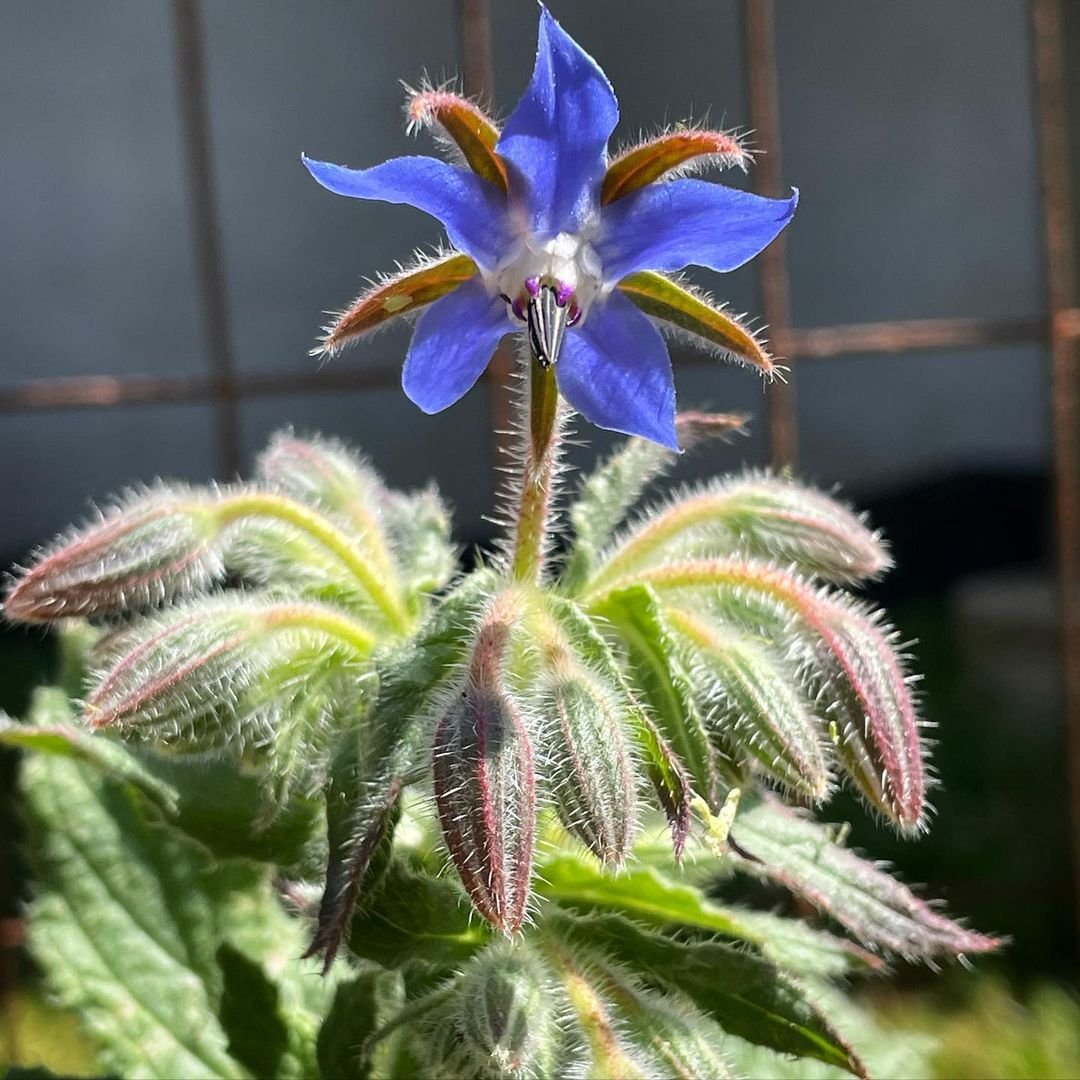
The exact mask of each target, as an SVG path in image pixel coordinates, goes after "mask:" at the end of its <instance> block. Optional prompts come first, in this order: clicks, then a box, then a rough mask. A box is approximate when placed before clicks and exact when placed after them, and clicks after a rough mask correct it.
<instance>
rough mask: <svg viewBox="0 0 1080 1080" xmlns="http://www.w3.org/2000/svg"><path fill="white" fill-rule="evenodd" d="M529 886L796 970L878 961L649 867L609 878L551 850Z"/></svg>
mask: <svg viewBox="0 0 1080 1080" xmlns="http://www.w3.org/2000/svg"><path fill="white" fill-rule="evenodd" d="M536 891H537V892H538V893H540V894H541V895H542V896H545V897H547V898H548V899H550V900H555V901H557V902H558V903H559V904H561V905H562V906H564V907H573V908H576V909H578V910H580V911H584V912H589V911H603V910H609V911H613V912H619V913H621V914H624V915H626V916H627V917H629V918H632V919H634V920H635V921H637V922H640V923H646V924H648V925H652V926H657V927H671V926H682V927H688V928H692V929H694V930H704V931H709V932H710V933H716V934H722V935H723V936H724V937H728V938H733V939H735V940H737V941H744V942H747V943H748V944H750V945H753V946H754V947H755V948H756V949H758V950H759V951H760V952H761V954H762V955H763V956H764V957H766V958H767V959H769V960H771V961H772V962H773V963H775V964H777V965H779V966H780V967H786V968H789V969H790V970H792V971H795V972H798V973H799V974H805V975H820V976H826V977H827V976H834V975H843V974H846V973H849V972H851V971H855V970H860V969H861V970H867V969H871V968H875V967H880V965H881V961H880V960H879V959H878V958H877V957H875V956H873V955H871V954H869V953H866V952H864V951H863V950H862V949H860V948H859V947H858V946H856V945H853V944H852V943H851V942H849V941H844V940H843V939H841V938H837V937H834V936H833V935H832V934H827V933H824V932H822V931H819V930H814V929H812V928H811V927H809V926H807V925H806V924H805V923H803V922H800V921H798V920H795V919H783V918H780V917H779V916H776V915H769V914H764V913H761V912H755V911H746V910H743V909H740V908H731V907H725V906H723V905H720V904H717V903H715V902H714V901H712V900H710V899H709V898H708V897H707V896H706V895H705V893H704V892H703V891H702V889H701V888H699V887H697V886H695V885H691V884H688V883H685V882H681V881H676V880H674V879H673V878H672V877H670V876H669V875H667V874H664V873H662V872H661V871H660V870H658V869H657V868H655V867H642V868H641V869H631V870H629V871H627V872H624V873H622V874H619V875H618V876H617V877H615V876H612V875H609V874H604V873H602V872H600V871H599V870H597V869H596V868H594V867H592V866H589V865H586V864H585V863H584V862H583V861H581V860H579V859H575V858H572V857H571V856H567V855H563V856H556V857H555V858H552V859H548V860H546V861H545V862H544V863H543V865H542V866H541V867H540V870H539V875H538V883H537V890H536Z"/></svg>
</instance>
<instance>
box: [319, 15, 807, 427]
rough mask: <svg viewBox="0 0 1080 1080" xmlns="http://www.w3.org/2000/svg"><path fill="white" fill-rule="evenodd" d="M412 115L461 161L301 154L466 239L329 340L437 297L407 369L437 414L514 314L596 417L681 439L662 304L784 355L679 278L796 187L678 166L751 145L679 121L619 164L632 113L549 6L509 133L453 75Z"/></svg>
mask: <svg viewBox="0 0 1080 1080" xmlns="http://www.w3.org/2000/svg"><path fill="white" fill-rule="evenodd" d="M409 116H410V121H411V123H412V124H413V125H423V126H437V127H439V128H440V129H441V130H442V133H443V134H445V135H446V136H447V137H448V139H449V140H450V141H451V142H452V143H453V144H456V146H457V148H458V149H459V150H460V152H461V156H462V158H463V164H457V163H447V162H444V161H439V160H437V159H435V158H431V157H420V156H416V157H401V158H395V159H393V160H391V161H387V162H384V163H383V164H382V165H376V166H375V167H374V168H371V169H359V170H357V169H347V168H343V167H342V166H340V165H331V164H328V163H326V162H320V161H313V160H311V159H310V158H307V157H305V158H304V164H305V165H306V166H307V168H308V169H309V170H310V172H311V174H312V176H314V177H315V179H316V180H318V181H319V183H320V184H322V185H323V187H326V188H328V189H329V190H330V191H333V192H336V193H337V194H339V195H348V196H351V197H352V198H357V199H375V200H379V201H383V202H389V203H406V204H408V205H410V206H415V207H416V208H417V209H420V210H423V211H425V212H426V213H429V214H431V215H432V216H433V217H435V218H438V220H439V221H441V222H442V224H443V225H444V226H445V228H446V232H447V235H448V236H449V238H450V242H451V244H452V245H453V247H454V249H455V250H454V251H452V252H450V253H448V254H445V255H443V256H441V257H439V258H436V259H434V260H425V261H422V262H420V263H419V264H417V265H415V266H413V267H410V268H408V269H406V270H404V271H403V272H402V273H400V274H398V275H396V276H394V277H392V278H389V279H387V280H385V281H383V282H381V283H379V284H378V285H376V286H375V287H374V288H373V289H371V290H370V291H368V292H367V293H365V294H364V295H362V296H361V297H359V298H358V299H357V300H356V302H355V303H354V304H353V305H352V306H351V307H350V308H349V309H348V310H347V311H345V312H344V313H343V314H342V315H341V316H340V318H338V320H337V322H336V323H334V325H333V326H331V327H330V328H329V329H328V331H327V334H326V337H325V338H324V340H323V347H322V350H321V351H324V352H327V353H333V352H336V351H337V350H338V349H339V348H340V347H341V346H342V345H343V344H345V343H346V342H349V341H351V340H353V339H355V338H357V337H359V336H360V335H362V334H363V333H365V332H366V331H368V330H370V329H372V328H374V327H375V326H377V325H379V324H381V323H383V322H385V321H386V320H388V319H391V318H394V317H396V316H401V315H406V314H408V313H411V312H415V311H417V310H418V309H420V308H422V307H425V306H427V305H430V306H429V307H427V310H426V311H425V312H424V313H423V315H422V316H421V317H420V319H419V321H418V322H417V324H416V330H415V332H414V334H413V338H412V343H411V345H410V347H409V352H408V356H407V357H406V360H405V368H404V372H403V376H402V384H403V386H404V389H405V393H406V394H407V395H408V396H409V398H411V399H412V401H413V402H415V403H416V404H417V405H418V406H419V407H420V408H421V409H422V410H423V411H424V412H427V413H436V412H440V411H441V410H443V409H445V408H447V407H448V406H450V405H452V404H453V403H454V402H455V401H457V400H458V399H459V398H460V397H462V395H464V394H465V393H466V391H468V390H469V388H470V387H471V386H472V385H473V384H474V383H475V382H476V380H477V379H478V378H479V377H480V375H481V373H482V372H483V371H484V369H485V367H486V366H487V364H488V362H489V360H490V359H491V356H492V354H493V353H494V351H495V348H496V346H497V345H498V343H499V341H500V339H501V338H502V336H503V335H504V334H505V333H506V332H507V331H508V329H518V330H523V331H525V332H527V334H528V344H529V347H530V351H531V353H532V356H533V357H534V358H535V361H536V362H538V363H540V364H542V365H545V366H546V365H554V364H556V363H557V367H556V369H555V370H556V377H557V381H558V387H559V391H560V393H561V394H562V396H563V397H564V398H566V400H567V401H569V402H570V404H571V405H572V406H573V407H574V408H575V409H576V410H577V411H578V412H579V413H581V414H582V416H584V417H585V418H586V419H587V420H589V421H591V422H592V423H594V424H596V425H597V426H598V427H602V428H608V429H610V430H613V431H619V432H623V433H625V434H628V435H640V436H643V437H644V438H647V439H651V440H653V441H654V442H657V443H660V444H662V445H664V446H668V447H671V448H673V449H677V448H678V441H677V438H676V434H675V389H674V385H673V382H672V373H671V359H670V357H669V356H668V351H667V346H666V345H665V343H664V340H663V338H662V337H661V335H660V333H659V332H658V330H657V328H656V326H655V325H654V323H653V320H654V319H656V320H659V321H660V322H661V323H662V324H667V325H669V326H673V327H675V328H676V329H677V330H679V331H681V332H683V333H689V334H690V335H692V336H694V337H695V338H697V339H699V340H700V341H702V342H704V343H706V344H709V345H712V346H714V347H718V348H719V349H720V350H721V351H723V352H725V353H728V354H731V355H734V356H736V357H738V358H740V359H743V360H746V361H748V362H751V363H753V364H756V365H757V366H758V367H760V368H762V369H763V370H765V371H767V372H768V371H771V370H772V363H771V361H770V359H769V357H768V355H767V353H766V352H765V351H764V349H763V348H762V346H761V345H760V344H759V343H758V342H757V341H756V339H755V337H754V335H753V334H752V333H751V332H750V331H749V330H747V329H746V327H744V326H743V325H741V324H740V323H739V322H738V321H737V320H735V319H733V318H732V317H731V316H730V315H729V314H727V313H726V312H725V311H724V310H723V309H722V308H720V307H718V306H716V305H714V304H713V303H712V302H711V301H710V300H709V299H708V298H707V297H705V296H703V295H702V294H700V293H698V292H696V291H692V290H690V289H688V288H686V287H684V285H683V284H681V283H679V282H677V281H675V280H672V279H671V278H670V277H667V276H665V275H666V274H667V273H670V272H672V271H678V270H681V269H682V268H683V267H686V266H688V265H690V264H695V265H698V266H705V267H708V268H710V269H712V270H718V271H728V270H734V269H736V268H737V267H739V266H742V265H743V263H745V262H747V261H748V260H749V259H751V258H753V257H754V256H755V255H756V254H757V253H758V252H759V251H761V250H762V248H764V247H765V246H766V245H767V244H769V243H770V242H771V241H772V240H773V238H774V237H775V236H776V235H777V233H779V232H780V230H781V229H782V228H783V227H784V226H785V225H786V224H787V223H788V221H790V220H791V217H792V215H793V214H794V212H795V206H796V203H797V200H798V193H797V192H793V194H792V196H791V198H790V199H765V198H761V197H760V196H757V195H751V194H748V193H746V192H743V191H738V190H736V189H733V188H728V187H724V186H722V185H720V184H713V183H707V182H704V181H701V180H695V179H686V178H683V177H679V176H677V174H678V173H680V172H684V171H685V170H686V169H687V168H688V167H690V166H694V165H701V164H715V165H724V166H726V165H740V166H743V167H744V168H745V166H746V165H747V163H748V159H749V155H748V154H747V152H746V150H745V149H744V148H743V147H742V146H741V145H740V144H739V142H738V140H737V139H735V138H733V137H732V136H731V135H728V134H726V133H723V132H716V131H706V130H700V129H696V128H690V129H680V130H676V131H672V132H668V133H666V134H663V135H659V136H657V137H656V138H653V139H649V140H647V141H645V142H643V143H641V144H640V145H638V146H635V147H633V148H631V149H629V150H627V151H625V152H623V153H621V154H619V155H618V156H617V157H616V158H615V159H614V160H613V161H611V162H610V163H609V161H608V154H607V144H608V139H609V137H610V136H611V133H612V131H613V130H614V128H615V124H616V122H617V121H618V118H619V107H618V102H617V101H616V99H615V94H614V92H613V90H612V88H611V84H610V83H609V82H608V80H607V77H606V76H605V75H604V73H603V71H601V70H600V68H599V66H598V65H597V64H596V62H595V61H594V60H593V59H592V57H591V56H589V55H588V53H586V52H585V51H584V50H583V49H582V48H581V47H580V46H579V45H578V44H577V43H576V42H575V41H574V40H573V39H572V38H571V37H570V36H569V35H568V34H567V33H566V32H565V31H564V30H563V29H562V27H560V26H559V24H558V23H557V22H556V21H555V20H554V19H553V18H552V17H551V15H550V14H549V13H548V11H547V10H546V8H543V7H541V14H540V37H539V45H538V48H537V55H536V67H535V68H534V70H533V75H532V80H531V81H530V83H529V86H528V88H527V89H526V90H525V93H524V94H523V95H522V98H521V100H520V101H519V102H518V104H517V106H516V107H515V109H514V111H513V112H512V113H511V114H510V118H509V119H508V120H507V122H506V124H505V126H504V127H503V129H502V131H501V133H500V132H499V130H498V129H497V128H496V126H495V124H494V123H493V122H492V121H491V120H490V119H489V118H488V117H487V116H486V115H484V113H483V112H482V111H481V110H480V109H479V108H477V107H476V106H475V105H474V104H472V103H471V102H469V101H467V100H465V99H463V98H461V97H459V96H457V95H456V94H453V93H450V92H449V91H445V90H434V89H429V90H425V91H422V92H419V93H415V94H413V95H412V97H411V100H410V102H409ZM673 177H674V178H673ZM508 318H509V321H510V324H511V326H508V323H507V320H508Z"/></svg>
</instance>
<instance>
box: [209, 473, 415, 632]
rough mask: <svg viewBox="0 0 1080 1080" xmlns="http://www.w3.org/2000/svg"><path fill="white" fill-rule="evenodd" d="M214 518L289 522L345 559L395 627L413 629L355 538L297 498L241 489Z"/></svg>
mask: <svg viewBox="0 0 1080 1080" xmlns="http://www.w3.org/2000/svg"><path fill="white" fill-rule="evenodd" d="M214 517H215V521H216V523H217V524H218V525H228V524H230V523H232V522H233V521H236V520H237V519H239V518H243V517H271V518H276V519H277V520H279V521H285V522H288V524H290V525H292V526H293V527H294V528H296V529H299V530H300V531H301V532H304V533H306V534H307V535H308V536H309V537H311V539H312V540H314V541H315V542H316V543H317V544H318V545H319V546H320V547H322V548H323V549H324V550H326V551H329V552H330V553H331V554H332V555H334V556H335V557H336V558H338V559H340V560H341V562H342V564H343V565H344V566H345V567H347V568H348V570H349V571H350V572H351V573H352V574H353V575H354V576H355V577H356V579H357V581H358V582H359V583H360V584H361V585H362V586H363V588H364V590H365V591H366V592H367V594H368V595H369V596H370V597H371V599H372V601H373V602H374V603H375V605H376V606H377V607H378V608H379V610H380V611H382V613H383V614H384V615H385V616H386V618H387V621H388V622H389V623H390V625H391V626H392V627H393V628H394V629H395V630H398V631H401V632H405V633H407V632H408V631H409V630H410V629H411V625H412V624H411V619H410V616H409V614H408V612H407V611H406V610H405V608H404V606H403V605H402V603H401V601H400V599H399V598H398V597H397V596H396V595H395V594H394V592H393V590H392V589H391V588H389V587H388V585H387V583H386V582H385V581H384V580H383V579H382V577H381V576H380V575H379V573H378V572H377V571H376V570H375V569H374V568H373V567H372V566H370V565H369V563H368V561H367V559H366V558H365V557H364V552H363V551H362V550H360V549H359V548H358V546H357V544H356V543H355V542H354V541H353V540H352V538H351V537H349V536H348V535H346V534H345V533H343V532H342V531H341V530H340V529H338V528H336V527H335V526H334V525H332V524H331V523H330V522H329V521H328V520H327V519H326V518H325V517H323V515H321V514H318V513H316V512H315V511H313V510H309V509H308V508H307V507H306V506H304V505H303V504H301V503H298V502H297V501H296V500H295V499H290V498H288V497H287V496H284V495H274V494H270V493H268V492H239V493H237V494H235V495H232V496H230V497H229V498H227V499H224V500H223V501H222V502H220V503H218V504H217V506H216V507H215V512H214Z"/></svg>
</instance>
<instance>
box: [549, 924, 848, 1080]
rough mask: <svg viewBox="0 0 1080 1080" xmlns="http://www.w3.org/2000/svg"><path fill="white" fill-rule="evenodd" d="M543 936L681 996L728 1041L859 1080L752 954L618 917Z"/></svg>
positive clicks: (790, 990)
mask: <svg viewBox="0 0 1080 1080" xmlns="http://www.w3.org/2000/svg"><path fill="white" fill-rule="evenodd" d="M543 930H544V933H545V935H546V936H547V935H550V936H551V937H553V938H557V940H558V942H559V944H560V945H561V946H562V947H565V948H567V949H574V950H581V951H582V952H583V953H587V952H591V951H595V953H596V954H597V956H598V957H600V958H606V957H612V956H617V957H620V958H622V960H623V962H624V963H626V964H628V965H629V966H630V967H631V969H632V970H633V971H635V972H636V973H638V974H639V975H640V976H643V977H645V978H646V979H647V980H648V981H649V982H651V983H654V984H655V985H657V986H659V987H663V988H668V989H670V990H674V991H678V992H681V993H683V994H685V995H686V996H687V997H688V998H689V999H690V1000H691V1001H692V1002H693V1003H694V1004H695V1005H696V1006H697V1007H698V1008H699V1009H701V1010H702V1011H703V1012H705V1013H706V1014H707V1015H708V1016H710V1017H712V1018H713V1019H714V1020H715V1021H716V1022H717V1023H718V1024H719V1025H720V1026H721V1027H722V1028H723V1029H724V1030H725V1031H727V1032H730V1033H731V1034H733V1035H739V1036H741V1037H742V1038H744V1039H748V1040H749V1041H750V1042H755V1043H760V1044H761V1045H763V1046H769V1047H772V1048H773V1049H775V1050H781V1051H784V1052H785V1053H792V1054H798V1055H800V1056H802V1057H810V1058H816V1059H817V1060H819V1061H824V1062H826V1063H828V1064H830V1065H839V1066H841V1067H843V1068H846V1069H848V1070H849V1071H851V1072H854V1073H856V1074H858V1075H864V1072H865V1070H864V1069H863V1067H862V1064H861V1062H860V1061H859V1059H858V1058H857V1057H856V1056H855V1054H854V1052H853V1051H852V1050H851V1049H850V1048H849V1047H847V1046H846V1045H844V1043H843V1042H842V1041H841V1040H840V1039H839V1038H838V1037H837V1035H836V1033H835V1032H834V1031H833V1029H832V1027H831V1026H830V1024H829V1022H828V1020H827V1019H826V1018H825V1017H824V1016H823V1015H822V1014H821V1013H820V1012H819V1011H818V1010H817V1009H816V1008H815V1007H814V1005H813V1004H812V1003H811V1002H810V1001H809V1000H807V997H806V995H805V993H804V992H803V990H802V988H801V987H800V986H799V984H798V983H797V982H796V981H795V980H793V979H791V978H790V977H788V976H786V975H784V974H783V973H782V972H780V971H779V970H778V969H777V968H776V967H774V966H773V965H772V964H770V963H769V962H768V961H766V960H763V959H761V958H760V957H757V956H754V955H753V954H752V953H749V952H745V951H740V950H738V949H736V948H733V947H732V946H730V945H725V944H723V943H721V942H718V941H693V942H682V941H677V940H675V939H674V938H671V937H667V936H664V935H661V934H658V933H654V932H652V931H647V930H643V929H641V928H640V927H638V926H635V925H634V924H633V923H631V922H629V921H627V920H626V919H624V918H622V917H621V916H618V915H599V914H596V915H589V916H578V917H570V916H567V915H562V914H557V913H552V914H550V915H549V916H548V919H547V921H546V923H545V925H544V927H543Z"/></svg>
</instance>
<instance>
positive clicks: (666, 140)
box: [600, 128, 750, 206]
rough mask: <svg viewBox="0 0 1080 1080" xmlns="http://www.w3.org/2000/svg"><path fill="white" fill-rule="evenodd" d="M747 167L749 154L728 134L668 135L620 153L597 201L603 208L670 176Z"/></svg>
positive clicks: (695, 131)
mask: <svg viewBox="0 0 1080 1080" xmlns="http://www.w3.org/2000/svg"><path fill="white" fill-rule="evenodd" d="M749 164H750V153H749V151H747V149H746V148H745V147H744V146H743V145H742V144H741V143H740V142H739V140H738V139H737V138H736V137H735V136H734V135H731V134H729V133H728V132H725V131H704V130H702V129H700V128H683V129H680V130H677V131H669V132H666V133H665V134H663V135H657V136H656V137H655V138H653V139H647V140H646V141H645V142H642V143H639V144H638V145H637V146H632V147H630V149H629V150H624V151H623V152H622V153H621V154H619V155H618V157H616V158H615V160H614V161H612V163H611V164H610V165H609V166H608V170H607V174H606V175H605V177H604V186H603V189H602V191H601V195H600V201H601V203H602V204H603V205H605V206H606V205H607V204H608V203H610V202H614V201H615V200H616V199H621V198H623V196H625V195H629V194H630V193H631V192H634V191H637V190H639V189H640V188H643V187H644V186H645V185H646V184H651V183H653V182H654V181H656V180H659V179H660V177H662V176H664V175H666V174H670V173H672V172H683V173H685V172H687V171H690V170H699V169H704V168H719V169H726V168H729V167H730V166H732V165H737V166H738V167H739V168H741V169H743V170H745V169H746V167H747V166H748V165H749Z"/></svg>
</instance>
